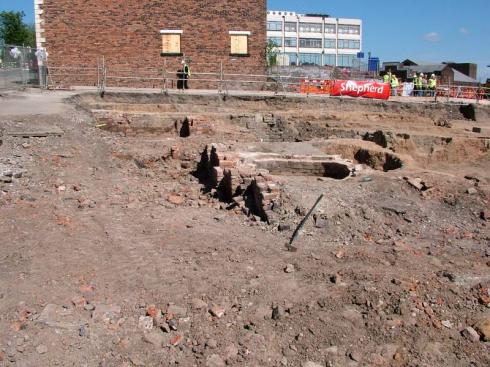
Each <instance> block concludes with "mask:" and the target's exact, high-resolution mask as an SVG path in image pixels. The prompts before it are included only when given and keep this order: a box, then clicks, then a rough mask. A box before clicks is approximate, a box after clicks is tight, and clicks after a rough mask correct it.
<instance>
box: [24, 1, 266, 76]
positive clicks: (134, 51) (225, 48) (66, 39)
mask: <svg viewBox="0 0 490 367" xmlns="http://www.w3.org/2000/svg"><path fill="white" fill-rule="evenodd" d="M34 2H35V17H36V33H37V42H38V47H42V48H45V49H46V51H47V53H48V55H49V56H48V65H49V66H50V67H56V66H70V65H71V66H80V65H87V66H88V65H90V66H94V65H96V63H97V61H96V60H97V58H98V57H101V56H104V57H105V62H106V65H108V67H111V66H112V67H116V66H121V67H125V68H126V69H127V70H134V69H137V68H140V69H143V68H148V69H149V68H160V69H161V67H162V65H163V60H164V59H166V60H167V62H168V66H169V69H170V70H177V68H178V67H179V65H180V62H181V60H182V58H183V57H184V56H185V57H186V58H187V59H190V60H191V66H192V64H194V65H196V64H199V65H204V64H206V65H208V66H209V67H208V68H209V69H210V70H213V71H214V72H215V71H216V70H219V65H220V62H221V61H223V63H224V68H225V71H236V72H238V71H239V72H242V73H253V74H257V73H260V74H264V72H265V69H266V66H267V65H266V57H265V44H266V42H267V41H266V12H267V7H266V0H242V1H233V2H232V1H227V0H212V1H211V0H166V1H161V0H124V1H121V0H35V1H34ZM199 69H200V70H203V67H201V66H199ZM194 70H195V71H197V70H196V68H194Z"/></svg>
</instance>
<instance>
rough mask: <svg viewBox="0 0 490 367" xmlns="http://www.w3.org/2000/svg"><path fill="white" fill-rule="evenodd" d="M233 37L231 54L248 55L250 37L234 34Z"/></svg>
mask: <svg viewBox="0 0 490 367" xmlns="http://www.w3.org/2000/svg"><path fill="white" fill-rule="evenodd" d="M230 37H231V52H230V53H231V54H232V55H248V35H246V34H233V35H231V36H230Z"/></svg>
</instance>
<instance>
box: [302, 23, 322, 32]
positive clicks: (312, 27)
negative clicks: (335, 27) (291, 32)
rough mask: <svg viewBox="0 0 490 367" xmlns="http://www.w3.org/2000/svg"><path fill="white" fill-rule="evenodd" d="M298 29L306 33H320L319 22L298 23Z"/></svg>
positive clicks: (320, 25)
mask: <svg viewBox="0 0 490 367" xmlns="http://www.w3.org/2000/svg"><path fill="white" fill-rule="evenodd" d="M299 31H300V32H307V33H322V24H321V23H299Z"/></svg>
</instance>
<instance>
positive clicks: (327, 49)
mask: <svg viewBox="0 0 490 367" xmlns="http://www.w3.org/2000/svg"><path fill="white" fill-rule="evenodd" d="M267 38H268V41H269V42H274V44H275V45H276V47H277V51H278V53H279V55H278V61H279V64H282V65H320V66H325V65H329V66H339V67H353V66H355V60H356V59H357V55H358V53H359V52H361V50H362V20H360V19H344V18H332V17H330V16H328V15H324V14H305V15H303V14H296V13H294V12H289V11H268V12H267Z"/></svg>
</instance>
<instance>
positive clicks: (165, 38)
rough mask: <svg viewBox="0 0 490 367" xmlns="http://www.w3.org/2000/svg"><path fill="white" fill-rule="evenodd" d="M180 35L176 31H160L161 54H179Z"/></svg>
mask: <svg viewBox="0 0 490 367" xmlns="http://www.w3.org/2000/svg"><path fill="white" fill-rule="evenodd" d="M180 37H181V34H178V33H162V55H180V54H181V50H180Z"/></svg>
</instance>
